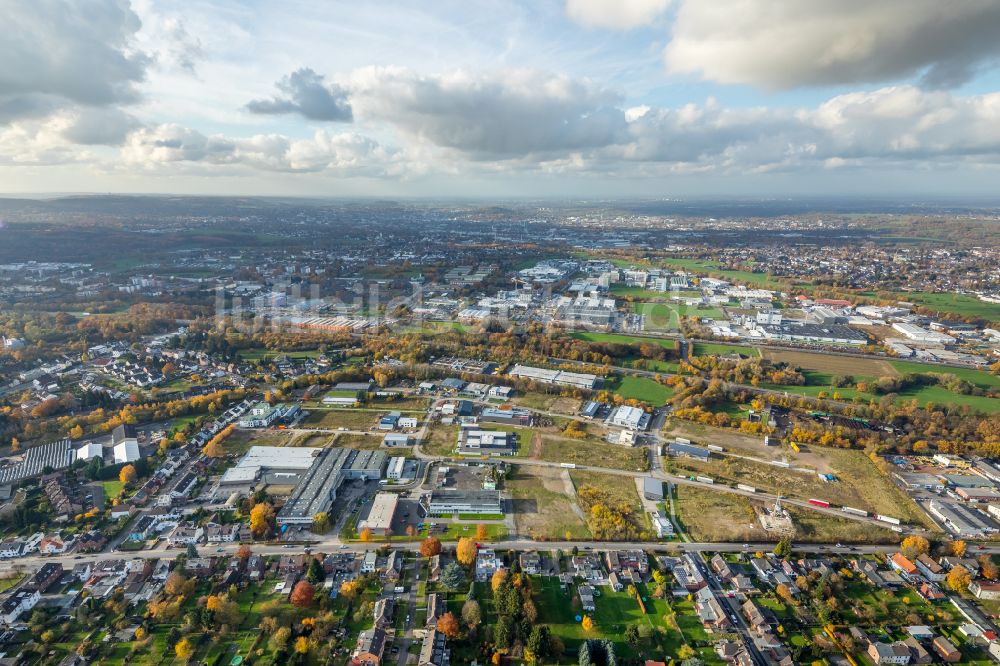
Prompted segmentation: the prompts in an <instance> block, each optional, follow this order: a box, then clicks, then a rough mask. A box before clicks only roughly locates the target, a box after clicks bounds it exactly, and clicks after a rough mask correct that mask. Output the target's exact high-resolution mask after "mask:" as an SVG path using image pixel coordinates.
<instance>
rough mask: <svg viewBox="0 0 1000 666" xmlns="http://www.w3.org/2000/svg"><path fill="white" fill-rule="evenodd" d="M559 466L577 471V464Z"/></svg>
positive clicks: (560, 464) (561, 464)
mask: <svg viewBox="0 0 1000 666" xmlns="http://www.w3.org/2000/svg"><path fill="white" fill-rule="evenodd" d="M559 466H560V467H565V468H566V469H576V463H559Z"/></svg>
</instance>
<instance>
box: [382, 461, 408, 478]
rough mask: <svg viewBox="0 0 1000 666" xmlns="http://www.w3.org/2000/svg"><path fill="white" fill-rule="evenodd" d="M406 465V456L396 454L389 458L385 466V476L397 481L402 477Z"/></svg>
mask: <svg viewBox="0 0 1000 666" xmlns="http://www.w3.org/2000/svg"><path fill="white" fill-rule="evenodd" d="M405 467H406V458H404V457H403V456H396V457H394V458H389V464H388V465H387V466H386V468H385V478H387V479H390V480H392V481H399V480H400V479H402V478H403V469H404V468H405Z"/></svg>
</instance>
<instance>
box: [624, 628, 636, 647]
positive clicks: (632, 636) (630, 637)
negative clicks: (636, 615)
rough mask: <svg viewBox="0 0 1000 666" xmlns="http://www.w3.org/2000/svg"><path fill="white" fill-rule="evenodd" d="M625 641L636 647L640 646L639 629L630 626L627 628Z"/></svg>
mask: <svg viewBox="0 0 1000 666" xmlns="http://www.w3.org/2000/svg"><path fill="white" fill-rule="evenodd" d="M625 641H626V642H627V643H628V644H629V645H631V646H632V647H635V646H636V645H638V644H639V627H637V626H635V625H634V624H630V625H628V626H627V627H626V628H625Z"/></svg>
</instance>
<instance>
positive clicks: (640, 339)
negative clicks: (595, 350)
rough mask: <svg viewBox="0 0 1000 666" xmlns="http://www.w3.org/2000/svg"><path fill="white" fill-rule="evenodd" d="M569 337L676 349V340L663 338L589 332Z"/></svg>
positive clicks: (579, 332)
mask: <svg viewBox="0 0 1000 666" xmlns="http://www.w3.org/2000/svg"><path fill="white" fill-rule="evenodd" d="M570 337H573V338H576V339H577V340H586V341H588V342H610V343H614V344H619V345H643V344H649V345H660V346H661V347H663V348H665V349H670V350H674V349H677V341H676V340H672V339H670V340H668V339H664V338H653V337H647V336H643V335H622V334H620V333H594V332H590V331H577V332H575V333H571V334H570Z"/></svg>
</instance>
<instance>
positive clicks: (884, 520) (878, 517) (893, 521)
mask: <svg viewBox="0 0 1000 666" xmlns="http://www.w3.org/2000/svg"><path fill="white" fill-rule="evenodd" d="M875 520H877V521H879V522H882V523H889V524H890V525H899V523H900V520H899V518H893V517H892V516H883V515H880V514H875Z"/></svg>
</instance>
